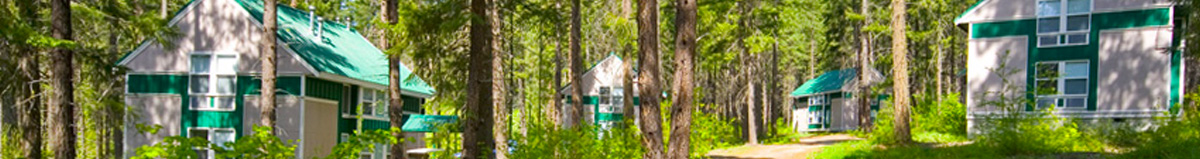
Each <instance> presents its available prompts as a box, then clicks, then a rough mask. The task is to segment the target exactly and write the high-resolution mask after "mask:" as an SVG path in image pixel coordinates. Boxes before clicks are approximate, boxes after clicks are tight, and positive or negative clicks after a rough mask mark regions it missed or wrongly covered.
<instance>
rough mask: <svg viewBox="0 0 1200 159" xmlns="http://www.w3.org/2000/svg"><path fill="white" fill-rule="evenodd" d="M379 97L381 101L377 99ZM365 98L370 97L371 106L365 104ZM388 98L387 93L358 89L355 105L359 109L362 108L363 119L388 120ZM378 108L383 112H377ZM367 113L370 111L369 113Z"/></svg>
mask: <svg viewBox="0 0 1200 159" xmlns="http://www.w3.org/2000/svg"><path fill="white" fill-rule="evenodd" d="M368 95H370V96H368ZM380 95H382V97H383V99H380V98H378V97H381V96H380ZM367 97H371V98H372V100H374V102H371V103H372V104H367V99H366V98H367ZM388 98H390V97H388V95H387V92H384V91H382V90H377V89H370V88H363V87H359V89H358V102H357V103H358V106H359V107H363V112H362V116H363V118H371V119H388V114H387V112H388V104H389V102H388V100H386V99H388ZM380 107H382V108H383V111H380V110H379V109H380ZM367 111H370V113H368V112H367ZM356 113H357V112H356Z"/></svg>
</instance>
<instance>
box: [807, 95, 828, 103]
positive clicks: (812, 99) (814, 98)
mask: <svg viewBox="0 0 1200 159" xmlns="http://www.w3.org/2000/svg"><path fill="white" fill-rule="evenodd" d="M808 105H825V96H823V95H816V96H812V97H808Z"/></svg>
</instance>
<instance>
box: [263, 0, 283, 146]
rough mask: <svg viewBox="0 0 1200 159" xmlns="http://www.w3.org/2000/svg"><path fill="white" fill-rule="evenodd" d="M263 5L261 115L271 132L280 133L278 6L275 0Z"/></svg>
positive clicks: (264, 2)
mask: <svg viewBox="0 0 1200 159" xmlns="http://www.w3.org/2000/svg"><path fill="white" fill-rule="evenodd" d="M263 6H266V7H264V8H265V9H264V10H263V18H262V20H263V37H262V39H261V40H262V41H261V43H260V45H259V47H261V48H260V49H262V52H259V59H260V60H262V89H261V90H260V92H261V93H262V98H261V99H259V106H260V107H262V108H261V109H262V116H260V117H261V118H262V119H261V123H260V124H262V126H266V127H269V128H271V134H274V135H278V134H276V132H279V130H277V129H276V128H275V80H276V79H275V71H276V70H275V58H276V56H275V28H276V27H277V24H276V20H277V19H276V18H275V17H276V16H277V15H276V11H277V10H278V8H277V7H276V5H275V0H264V1H263Z"/></svg>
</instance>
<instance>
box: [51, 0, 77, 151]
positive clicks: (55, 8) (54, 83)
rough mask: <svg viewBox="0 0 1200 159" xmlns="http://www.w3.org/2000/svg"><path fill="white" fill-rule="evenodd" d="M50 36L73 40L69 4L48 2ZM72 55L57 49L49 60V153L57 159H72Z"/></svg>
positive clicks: (67, 1)
mask: <svg viewBox="0 0 1200 159" xmlns="http://www.w3.org/2000/svg"><path fill="white" fill-rule="evenodd" d="M50 10H51V11H50V14H51V16H50V19H51V20H50V21H51V25H52V27H51V28H52V29H51V36H53V37H54V38H58V39H63V40H74V38H73V37H72V34H73V32H72V30H71V2H70V1H69V0H51V1H50ZM74 56H75V53H74V52H73V51H72V50H71V49H69V48H56V49H54V50H53V51H51V56H50V63H51V66H52V67H51V68H50V86H51V87H52V88H54V89H53V91H52V92H51V93H50V100H49V102H48V103H49V105H47V107H48V108H49V112H50V118H49V119H50V120H49V122H47V124H49V125H50V138H51V139H54V140H52V141H51V142H50V149H51V150H53V151H54V157H55V158H58V159H74V158H75V155H76V154H75V147H76V143H75V142H76V138H77V135H76V134H77V133H78V132H76V129H77V126H76V125H75V122H76V121H75V119H76V118H75V115H76V114H75V111H76V108H75V106H76V103H75V93H74V92H75V84H74V81H75V77H74V76H75V75H74V74H75V66H74V65H73V64H72V62H74V60H73V59H74Z"/></svg>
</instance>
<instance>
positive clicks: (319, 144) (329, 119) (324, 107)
mask: <svg viewBox="0 0 1200 159" xmlns="http://www.w3.org/2000/svg"><path fill="white" fill-rule="evenodd" d="M337 109H338V108H337V104H336V103H329V102H319V101H315V100H312V99H308V100H305V105H304V117H305V119H304V128H305V129H304V140H301V142H303V145H304V147H301V148H302V149H303V151H304V154H303V157H322V156H327V155H329V153H330V150H333V146H335V145H337V142H338V141H337V137H338V133H337V119H338V113H337V111H338V110H337Z"/></svg>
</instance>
